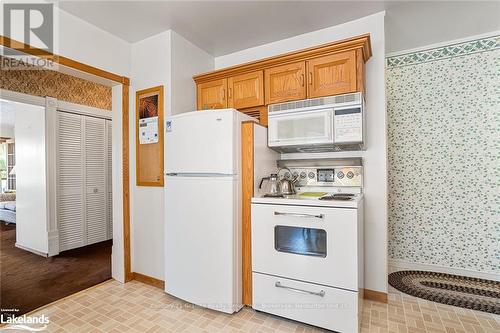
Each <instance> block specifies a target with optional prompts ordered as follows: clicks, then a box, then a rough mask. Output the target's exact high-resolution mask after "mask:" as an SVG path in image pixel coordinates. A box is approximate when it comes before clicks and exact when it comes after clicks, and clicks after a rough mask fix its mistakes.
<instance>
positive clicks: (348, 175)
mask: <svg viewBox="0 0 500 333" xmlns="http://www.w3.org/2000/svg"><path fill="white" fill-rule="evenodd" d="M346 176H347V178H349V179H352V177H354V173H353V172H352V171H349V172H348V173H347V175H346Z"/></svg>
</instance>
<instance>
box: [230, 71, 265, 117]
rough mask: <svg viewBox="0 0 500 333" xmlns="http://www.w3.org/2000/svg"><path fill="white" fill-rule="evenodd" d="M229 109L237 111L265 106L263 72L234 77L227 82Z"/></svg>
mask: <svg viewBox="0 0 500 333" xmlns="http://www.w3.org/2000/svg"><path fill="white" fill-rule="evenodd" d="M227 88H228V107H230V108H235V109H244V108H251V107H255V106H260V105H264V75H263V73H262V71H257V72H252V73H247V74H241V75H237V76H232V77H230V78H229V79H228V80H227Z"/></svg>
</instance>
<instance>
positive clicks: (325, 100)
mask: <svg viewBox="0 0 500 333" xmlns="http://www.w3.org/2000/svg"><path fill="white" fill-rule="evenodd" d="M361 98H362V96H361V93H352V94H344V95H337V96H328V97H319V98H311V99H304V100H301V101H294V102H286V103H278V104H271V105H269V106H268V111H269V112H275V111H285V110H294V109H303V108H309V107H316V106H322V105H332V104H344V103H354V102H358V103H361Z"/></svg>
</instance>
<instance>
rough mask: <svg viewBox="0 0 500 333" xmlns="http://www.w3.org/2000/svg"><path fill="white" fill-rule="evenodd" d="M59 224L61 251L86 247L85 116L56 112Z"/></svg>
mask: <svg viewBox="0 0 500 333" xmlns="http://www.w3.org/2000/svg"><path fill="white" fill-rule="evenodd" d="M56 126H57V144H56V146H57V147H56V154H57V171H56V172H57V224H58V230H59V251H60V252H62V251H66V250H69V249H74V248H77V247H80V246H85V245H86V244H87V243H86V235H85V232H86V231H85V230H86V229H85V217H84V216H85V211H84V209H85V191H84V181H85V167H84V149H83V140H84V134H83V132H84V127H83V116H80V115H77V114H72V113H66V112H61V111H58V112H57V125H56Z"/></svg>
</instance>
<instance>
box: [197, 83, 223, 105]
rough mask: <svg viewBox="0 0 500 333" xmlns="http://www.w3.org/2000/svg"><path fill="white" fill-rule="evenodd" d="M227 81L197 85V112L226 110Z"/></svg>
mask: <svg viewBox="0 0 500 333" xmlns="http://www.w3.org/2000/svg"><path fill="white" fill-rule="evenodd" d="M226 91H227V79H222V80H215V81H210V82H205V83H200V84H198V87H197V104H198V110H208V109H224V108H227V98H226Z"/></svg>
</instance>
